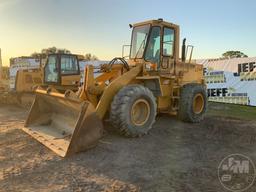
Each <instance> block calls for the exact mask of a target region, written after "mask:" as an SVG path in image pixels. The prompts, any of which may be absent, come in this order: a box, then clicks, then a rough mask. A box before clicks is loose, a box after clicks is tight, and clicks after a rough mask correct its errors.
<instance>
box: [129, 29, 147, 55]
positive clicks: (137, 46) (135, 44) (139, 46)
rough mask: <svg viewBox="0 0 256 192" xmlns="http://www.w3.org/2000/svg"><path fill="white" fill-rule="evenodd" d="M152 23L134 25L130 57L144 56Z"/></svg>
mask: <svg viewBox="0 0 256 192" xmlns="http://www.w3.org/2000/svg"><path fill="white" fill-rule="evenodd" d="M149 28H150V25H144V26H139V27H134V29H133V32H132V46H131V54H130V58H132V59H133V58H142V57H143V53H144V50H145V46H146V42H147V38H148V33H149Z"/></svg>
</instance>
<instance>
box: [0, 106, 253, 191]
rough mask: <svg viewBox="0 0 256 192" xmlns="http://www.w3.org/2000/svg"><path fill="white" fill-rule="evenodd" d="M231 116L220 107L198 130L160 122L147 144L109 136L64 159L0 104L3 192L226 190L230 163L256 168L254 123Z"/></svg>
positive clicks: (19, 112)
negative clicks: (221, 174)
mask: <svg viewBox="0 0 256 192" xmlns="http://www.w3.org/2000/svg"><path fill="white" fill-rule="evenodd" d="M255 110H256V109H255ZM212 111H215V112H214V113H211V112H212ZM216 111H219V112H220V113H219V112H216ZM221 112H222V113H221ZM228 113H229V111H228V109H224V108H223V107H222V105H214V106H212V109H210V111H209V113H208V115H207V117H206V119H205V120H204V121H203V122H201V123H199V124H187V123H183V122H180V121H178V120H177V119H175V118H170V117H169V116H165V115H162V116H159V117H158V119H157V122H156V123H155V125H154V127H153V129H152V130H151V131H150V133H149V134H148V135H146V136H144V137H142V138H139V139H127V138H123V137H121V136H119V135H118V134H116V133H115V132H111V131H108V132H107V133H106V135H105V136H104V138H102V140H101V141H100V143H99V145H98V146H97V147H96V148H94V149H91V150H90V151H87V152H83V153H79V154H77V155H74V156H72V157H69V158H65V159H63V158H60V157H58V156H57V155H55V154H54V153H53V152H52V151H50V150H48V149H47V148H45V147H44V146H43V145H41V144H40V143H38V142H37V141H36V140H34V139H32V138H31V137H30V136H28V135H27V134H26V133H24V132H23V131H22V130H20V128H21V127H22V126H23V123H24V120H25V117H26V115H27V112H26V111H25V110H24V109H22V108H18V107H15V106H11V105H0V191H22V192H26V191H47V192H48V191H64V192H65V191H86V192H87V191H88V192H95V191H96V192H97V191H105V192H114V191H116V192H117V191H146V192H151V191H152V192H153V191H154V192H158V191H159V192H165V191H166V192H172V191H177V192H199V191H202V192H214V191H225V190H224V188H223V187H222V186H221V184H220V182H219V180H218V176H217V168H218V165H219V163H220V161H221V160H222V159H223V158H224V157H226V156H227V155H230V154H232V153H241V154H244V155H246V156H249V157H250V158H251V159H252V160H253V161H254V162H255V161H256V149H255V142H256V123H255V122H254V121H253V120H248V119H247V120H242V119H239V118H237V117H236V118H234V117H227V116H224V115H222V114H228ZM255 190H256V185H254V186H252V187H251V188H250V190H249V191H255Z"/></svg>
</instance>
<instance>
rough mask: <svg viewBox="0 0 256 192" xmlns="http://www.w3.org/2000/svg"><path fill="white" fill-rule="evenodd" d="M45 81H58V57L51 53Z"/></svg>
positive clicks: (46, 67)
mask: <svg viewBox="0 0 256 192" xmlns="http://www.w3.org/2000/svg"><path fill="white" fill-rule="evenodd" d="M44 72H45V77H44V78H45V81H46V82H51V83H57V82H58V69H57V57H56V56H55V55H51V56H49V57H48V62H47V64H46V66H45V70H44Z"/></svg>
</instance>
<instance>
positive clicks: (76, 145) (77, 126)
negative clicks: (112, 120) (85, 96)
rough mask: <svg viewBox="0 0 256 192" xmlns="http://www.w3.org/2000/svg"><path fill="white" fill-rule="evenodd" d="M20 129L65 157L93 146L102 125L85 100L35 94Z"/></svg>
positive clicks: (92, 108)
mask: <svg viewBox="0 0 256 192" xmlns="http://www.w3.org/2000/svg"><path fill="white" fill-rule="evenodd" d="M23 130H24V131H25V132H26V133H28V134H29V135H31V136H32V137H34V138H35V139H36V140H38V141H39V142H40V143H42V144H43V145H45V146H47V147H48V148H50V149H51V150H52V151H54V152H55V153H57V154H58V155H60V156H62V157H65V156H69V155H71V154H74V153H77V152H80V151H85V150H87V149H89V148H92V147H94V146H95V145H96V144H97V142H98V140H99V139H100V138H101V136H102V134H103V124H102V121H101V119H100V118H99V117H98V116H97V115H96V113H95V108H94V106H93V105H92V104H91V103H90V102H88V101H80V100H78V99H77V100H74V99H69V98H66V97H65V96H63V95H61V94H55V95H54V94H47V93H46V94H41V93H37V94H36V98H35V100H34V103H33V105H32V107H31V109H30V112H29V116H28V118H27V120H26V122H25V126H24V128H23Z"/></svg>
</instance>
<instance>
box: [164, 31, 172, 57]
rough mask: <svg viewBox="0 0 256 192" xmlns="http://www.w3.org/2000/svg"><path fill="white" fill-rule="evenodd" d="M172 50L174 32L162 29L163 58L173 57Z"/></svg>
mask: <svg viewBox="0 0 256 192" xmlns="http://www.w3.org/2000/svg"><path fill="white" fill-rule="evenodd" d="M173 49H174V30H173V29H171V28H166V27H165V28H164V36H163V56H167V57H173Z"/></svg>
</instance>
